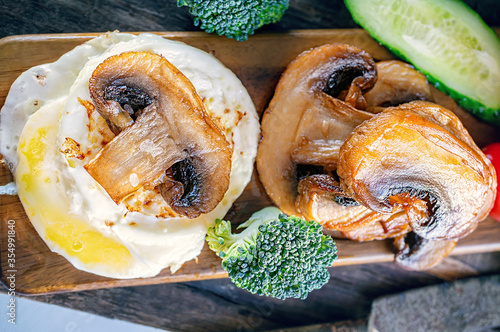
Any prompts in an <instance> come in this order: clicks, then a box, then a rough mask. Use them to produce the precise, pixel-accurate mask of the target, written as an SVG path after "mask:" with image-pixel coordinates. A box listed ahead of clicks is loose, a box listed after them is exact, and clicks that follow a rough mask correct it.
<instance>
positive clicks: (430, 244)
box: [394, 232, 457, 271]
mask: <svg viewBox="0 0 500 332" xmlns="http://www.w3.org/2000/svg"><path fill="white" fill-rule="evenodd" d="M456 244H457V241H456V240H428V239H424V238H422V237H420V236H418V235H417V234H415V233H414V232H409V233H408V234H406V235H402V236H399V237H397V238H396V239H395V240H394V245H395V247H396V249H397V250H398V252H397V253H396V256H395V257H394V262H395V263H396V264H397V265H399V266H401V267H402V268H404V269H407V270H417V271H422V270H427V269H429V268H431V267H433V266H435V265H437V264H439V263H440V262H441V261H442V260H443V258H445V257H446V256H448V254H449V253H450V252H451V251H452V250H453V248H455V245H456Z"/></svg>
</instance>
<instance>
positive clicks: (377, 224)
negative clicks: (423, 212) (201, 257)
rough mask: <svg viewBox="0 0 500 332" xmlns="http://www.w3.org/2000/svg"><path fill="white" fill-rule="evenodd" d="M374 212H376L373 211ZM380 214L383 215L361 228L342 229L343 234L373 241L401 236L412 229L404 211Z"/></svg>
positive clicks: (359, 239) (352, 237) (353, 238)
mask: <svg viewBox="0 0 500 332" xmlns="http://www.w3.org/2000/svg"><path fill="white" fill-rule="evenodd" d="M368 211H370V210H368ZM372 213H376V212H374V211H372ZM377 214H378V213H377ZM378 215H379V216H382V217H381V218H380V217H379V218H374V219H373V220H372V221H370V222H369V223H367V224H365V225H364V226H363V227H361V228H356V229H353V230H349V231H342V232H341V234H342V236H344V237H346V238H348V239H351V240H356V241H373V240H383V239H387V238H394V237H399V236H401V235H404V234H406V233H408V232H410V231H411V228H410V225H409V224H408V219H407V218H406V214H405V213H404V211H399V212H397V213H393V214H391V215H382V214H378Z"/></svg>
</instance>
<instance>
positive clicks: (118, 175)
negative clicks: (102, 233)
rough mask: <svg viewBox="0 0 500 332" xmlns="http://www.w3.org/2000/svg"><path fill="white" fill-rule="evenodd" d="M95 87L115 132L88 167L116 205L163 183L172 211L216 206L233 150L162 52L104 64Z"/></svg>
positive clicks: (92, 84)
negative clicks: (114, 135)
mask: <svg viewBox="0 0 500 332" xmlns="http://www.w3.org/2000/svg"><path fill="white" fill-rule="evenodd" d="M89 88H90V93H91V96H92V99H93V101H94V103H95V105H96V109H97V110H98V112H99V113H100V114H101V115H102V116H103V117H104V119H106V121H107V123H108V125H109V127H110V129H111V130H112V131H113V132H114V133H115V134H116V135H117V136H116V137H115V138H114V139H113V140H112V141H111V142H109V143H108V144H107V145H106V146H105V147H104V148H103V149H102V150H101V151H100V152H99V153H98V154H97V155H96V156H95V158H94V159H93V160H91V161H90V162H89V163H88V164H87V165H85V168H86V170H87V171H88V173H89V174H90V175H91V176H92V177H93V178H94V179H95V180H96V181H97V182H99V184H101V186H102V187H103V188H104V189H105V190H106V191H107V192H108V194H109V195H110V197H111V198H112V199H113V200H114V201H115V202H116V203H119V202H121V201H122V200H123V199H125V198H126V197H127V196H129V195H130V194H132V193H134V192H135V191H137V190H138V189H140V188H142V187H146V188H153V187H155V186H157V185H160V191H161V193H162V195H163V197H164V198H165V200H166V201H167V203H169V204H170V206H171V207H172V209H173V210H174V211H175V212H177V213H179V214H182V215H185V216H187V217H189V218H194V217H197V216H199V215H200V214H202V213H207V212H209V211H211V210H212V209H214V208H215V207H216V206H217V204H218V203H219V202H220V201H221V200H222V198H223V196H224V194H225V192H226V190H227V188H228V186H229V175H230V170H231V155H232V149H231V147H230V145H229V144H228V142H227V141H226V138H225V136H224V134H223V133H222V131H221V130H220V129H219V128H218V127H217V126H216V125H215V124H214V123H213V122H212V120H211V119H210V116H209V115H208V113H207V112H206V110H205V108H204V106H203V103H202V101H201V99H200V97H199V95H198V94H197V93H196V91H195V89H194V87H193V85H192V84H191V82H190V81H189V80H188V79H187V78H186V77H185V76H184V75H183V74H182V73H181V72H180V71H179V70H177V68H175V67H174V66H173V65H172V64H171V63H170V62H168V61H167V60H166V59H164V58H163V57H161V56H160V55H157V54H152V53H149V52H127V53H123V54H120V55H116V56H112V57H110V58H108V59H106V60H105V61H104V62H103V63H101V64H100V65H99V66H98V67H97V69H96V70H95V71H94V73H93V74H92V77H91V79H90V82H89Z"/></svg>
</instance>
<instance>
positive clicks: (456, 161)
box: [337, 101, 496, 240]
mask: <svg viewBox="0 0 500 332" xmlns="http://www.w3.org/2000/svg"><path fill="white" fill-rule="evenodd" d="M337 172H338V175H339V177H340V183H341V187H342V189H343V190H344V191H345V192H346V193H347V194H348V195H349V196H351V197H352V198H354V199H355V200H356V201H358V202H359V203H361V204H362V205H364V206H366V207H368V208H370V209H371V210H374V211H376V212H379V213H382V214H385V213H392V212H393V211H394V210H395V209H401V208H402V209H404V211H405V213H406V216H407V218H408V221H409V223H410V226H411V228H412V230H413V232H414V233H415V234H416V235H418V236H419V237H421V238H424V239H428V240H442V239H445V240H452V239H458V238H461V237H463V236H466V235H467V234H469V233H470V232H472V231H473V230H474V229H475V227H476V226H477V223H478V222H479V221H481V220H483V219H484V218H485V217H486V216H487V214H488V212H489V211H490V210H491V208H492V205H493V200H494V197H495V193H496V175H495V172H494V169H493V166H492V164H491V162H490V161H489V160H488V159H487V158H486V156H485V155H484V154H483V153H482V152H481V150H480V149H479V148H478V147H477V146H476V145H475V143H474V141H473V140H472V138H471V137H470V136H469V134H468V132H467V131H466V130H465V128H464V127H463V125H462V124H461V122H460V120H459V119H458V118H457V117H456V116H455V115H454V114H453V113H452V112H450V111H448V110H447V109H445V108H443V107H440V106H438V105H436V104H433V103H430V102H425V101H414V102H411V103H406V104H402V105H400V106H398V107H389V108H387V109H386V110H384V111H383V112H381V113H379V114H377V115H376V116H374V117H373V118H372V119H370V120H367V121H365V122H363V123H362V124H361V125H360V126H358V127H357V128H356V129H355V130H354V131H353V132H352V134H351V135H350V136H349V137H348V138H347V139H346V141H345V142H344V144H343V145H342V147H341V148H340V152H339V166H338V169H337Z"/></svg>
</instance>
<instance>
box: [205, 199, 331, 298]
mask: <svg viewBox="0 0 500 332" xmlns="http://www.w3.org/2000/svg"><path fill="white" fill-rule="evenodd" d="M238 228H244V230H243V231H242V232H241V233H238V234H232V233H231V223H230V222H229V221H224V220H220V219H217V220H216V223H215V226H214V227H212V228H210V229H209V230H208V234H207V241H208V244H209V247H210V249H212V250H213V251H215V252H216V253H218V255H219V256H220V257H221V258H222V267H223V268H224V270H226V271H227V272H228V274H229V277H230V278H231V280H232V281H233V283H234V284H236V286H238V287H240V288H243V289H246V290H248V291H250V292H252V293H254V294H258V295H266V296H272V297H275V298H278V299H282V300H283V299H285V298H289V297H294V298H300V299H305V298H306V297H307V294H308V293H309V292H311V291H313V290H315V289H319V288H321V287H322V286H323V285H324V284H325V283H327V282H328V280H329V279H330V274H329V272H328V269H327V268H328V267H330V266H331V265H332V263H333V261H334V260H335V259H336V258H337V255H336V254H337V247H336V246H335V242H334V241H333V240H332V238H331V237H330V236H327V235H323V233H322V232H321V229H322V227H321V225H320V224H318V223H317V222H314V221H306V220H303V219H300V218H297V217H294V216H291V217H289V216H287V215H285V214H282V213H281V211H280V210H278V209H277V208H274V207H268V208H265V209H263V210H261V211H258V212H256V213H254V214H253V215H252V216H251V217H250V219H249V220H248V221H246V222H245V223H243V224H241V225H240V226H239V227H238Z"/></svg>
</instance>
